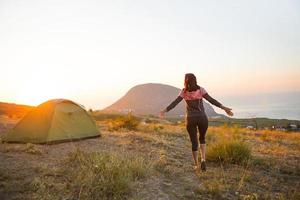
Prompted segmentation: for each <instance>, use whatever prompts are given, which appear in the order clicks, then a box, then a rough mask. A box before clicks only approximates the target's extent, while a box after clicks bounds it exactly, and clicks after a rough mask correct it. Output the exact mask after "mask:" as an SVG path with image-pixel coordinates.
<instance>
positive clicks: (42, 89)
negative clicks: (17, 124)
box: [16, 77, 64, 106]
mask: <svg viewBox="0 0 300 200" xmlns="http://www.w3.org/2000/svg"><path fill="white" fill-rule="evenodd" d="M63 93H64V88H63V86H61V85H59V84H58V83H57V81H56V80H55V81H53V80H52V81H51V80H48V79H47V78H46V79H45V77H36V78H32V79H29V80H27V81H26V82H25V83H24V84H22V85H20V88H19V91H18V94H17V97H16V102H20V103H22V104H27V105H34V106H36V105H39V104H41V103H43V102H44V101H47V100H49V99H53V98H62V97H63V96H62V94H63Z"/></svg>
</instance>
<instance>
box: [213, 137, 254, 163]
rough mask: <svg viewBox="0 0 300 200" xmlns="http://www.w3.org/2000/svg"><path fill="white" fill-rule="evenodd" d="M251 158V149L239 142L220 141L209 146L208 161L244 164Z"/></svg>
mask: <svg viewBox="0 0 300 200" xmlns="http://www.w3.org/2000/svg"><path fill="white" fill-rule="evenodd" d="M250 158H251V149H250V147H249V145H248V144H247V143H245V142H242V141H238V140H227V141H224V140H223V141H218V142H216V143H214V144H211V145H209V146H208V151H207V160H210V161H222V162H224V163H235V164H243V163H245V162H246V161H248V160H249V159H250Z"/></svg>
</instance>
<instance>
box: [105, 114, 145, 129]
mask: <svg viewBox="0 0 300 200" xmlns="http://www.w3.org/2000/svg"><path fill="white" fill-rule="evenodd" d="M139 123H140V119H139V118H137V117H135V116H133V115H131V114H128V115H124V116H120V117H118V118H116V119H115V120H111V128H112V130H119V129H122V128H123V129H127V130H137V127H138V125H139Z"/></svg>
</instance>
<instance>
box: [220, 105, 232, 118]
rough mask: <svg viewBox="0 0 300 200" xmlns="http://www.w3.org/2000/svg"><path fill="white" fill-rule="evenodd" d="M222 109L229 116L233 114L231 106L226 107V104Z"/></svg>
mask: <svg viewBox="0 0 300 200" xmlns="http://www.w3.org/2000/svg"><path fill="white" fill-rule="evenodd" d="M222 109H223V110H224V111H225V112H226V114H227V115H228V116H230V117H232V116H233V112H232V109H231V108H228V107H226V106H222Z"/></svg>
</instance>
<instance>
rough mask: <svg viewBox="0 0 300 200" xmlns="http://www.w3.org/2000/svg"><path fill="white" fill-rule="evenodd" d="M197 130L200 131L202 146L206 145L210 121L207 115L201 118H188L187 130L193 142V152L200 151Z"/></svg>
mask: <svg viewBox="0 0 300 200" xmlns="http://www.w3.org/2000/svg"><path fill="white" fill-rule="evenodd" d="M197 128H198V130H199V141H200V144H205V134H206V130H207V128H208V119H207V117H206V115H204V114H203V115H200V116H191V117H187V118H186V129H187V131H188V133H189V136H190V139H191V142H192V150H193V151H197V150H198V137H197Z"/></svg>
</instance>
